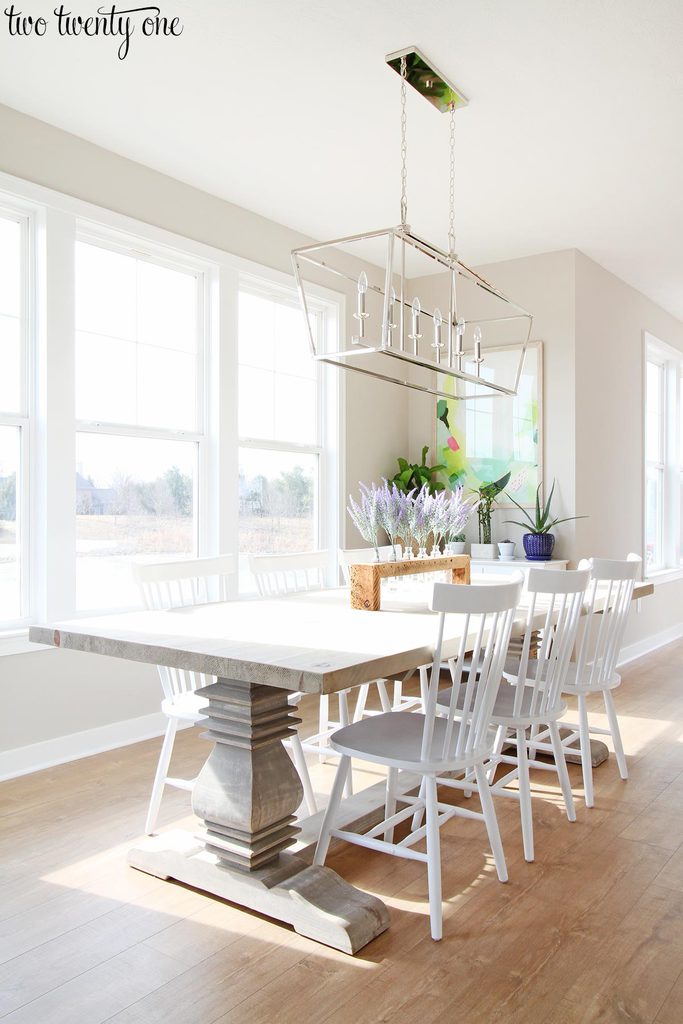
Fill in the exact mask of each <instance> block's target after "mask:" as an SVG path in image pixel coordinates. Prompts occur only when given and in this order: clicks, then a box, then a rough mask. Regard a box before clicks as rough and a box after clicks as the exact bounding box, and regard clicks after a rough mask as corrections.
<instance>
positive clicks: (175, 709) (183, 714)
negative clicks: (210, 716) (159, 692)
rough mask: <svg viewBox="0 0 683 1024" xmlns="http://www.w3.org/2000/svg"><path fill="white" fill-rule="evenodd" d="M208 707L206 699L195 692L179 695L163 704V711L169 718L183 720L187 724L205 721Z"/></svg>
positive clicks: (168, 698)
mask: <svg viewBox="0 0 683 1024" xmlns="http://www.w3.org/2000/svg"><path fill="white" fill-rule="evenodd" d="M208 706H209V702H208V700H207V699H206V697H200V696H199V695H198V694H196V693H195V692H194V690H187V691H186V692H185V693H177V694H175V695H174V696H173V697H166V699H165V700H162V702H161V710H162V711H163V713H164V714H165V715H168V717H169V718H182V719H184V720H185V721H187V722H201V721H202V720H203V719H205V718H206V714H205V711H206V709H207V708H208Z"/></svg>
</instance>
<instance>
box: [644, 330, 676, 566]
mask: <svg viewBox="0 0 683 1024" xmlns="http://www.w3.org/2000/svg"><path fill="white" fill-rule="evenodd" d="M648 363H653V364H655V365H657V366H658V367H659V368H660V373H661V377H660V399H659V400H660V419H659V429H660V431H661V435H660V452H661V456H662V458H661V461H658V462H656V463H653V462H649V461H648V459H647V449H646V444H647V386H646V383H647V365H648ZM682 379H683V352H681V351H679V350H678V349H675V348H673V347H672V346H671V345H667V344H666V343H665V342H663V341H660V340H659V339H658V338H656V337H654V335H651V334H648V333H647V332H646V333H645V335H644V358H643V451H644V458H643V552H644V553H646V552H647V546H646V545H647V473H648V469H652V470H654V471H655V472H657V473H658V475H660V478H661V482H662V500H661V517H660V522H659V524H658V529H659V531H660V533H661V548H662V556H661V564H658V565H653V566H647V565H646V566H645V570H644V571H645V575H646V576H647V577H654V578H660V579H661V577H662V575H665V576H669V577H671V578H680V577H681V576H683V551H682V550H681V512H682V509H681V481H682V479H683V452H681V451H680V450H679V449H680V443H681V442H680V434H681V428H680V422H681V420H680V417H681V403H682V402H683V392H682Z"/></svg>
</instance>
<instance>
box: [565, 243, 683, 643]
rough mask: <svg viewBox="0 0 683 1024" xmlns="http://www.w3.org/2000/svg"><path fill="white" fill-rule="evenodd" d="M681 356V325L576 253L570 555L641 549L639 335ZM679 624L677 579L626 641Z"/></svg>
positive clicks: (682, 607)
mask: <svg viewBox="0 0 683 1024" xmlns="http://www.w3.org/2000/svg"><path fill="white" fill-rule="evenodd" d="M645 331H647V332H649V333H650V334H653V335H655V337H657V338H659V339H660V340H661V341H664V342H666V343H667V344H669V345H671V346H673V347H674V348H678V349H680V350H681V351H683V323H681V322H680V320H677V319H676V318H675V317H673V316H671V315H670V314H668V313H666V312H665V311H664V310H663V309H660V308H659V306H657V305H655V303H654V302H651V301H650V299H647V298H646V297H645V296H644V295H642V294H641V293H640V292H638V291H636V290H635V289H634V288H631V287H630V286H629V285H627V284H625V283H624V282H623V281H621V280H620V279H619V278H618V277H615V276H614V274H610V273H609V272H608V271H607V270H605V269H604V268H603V267H601V266H599V265H598V264H597V263H594V262H593V261H592V260H590V259H588V257H587V256H584V254H583V253H580V252H577V253H576V371H575V372H576V404H577V412H576V440H575V446H576V501H577V507H578V508H580V509H582V510H588V511H590V518H589V519H585V520H581V522H579V523H578V524H577V538H576V544H577V550H578V551H579V552H581V553H582V554H586V555H593V554H595V555H602V556H604V557H606V558H623V557H624V556H625V555H626V554H627V552H629V551H635V552H638V553H640V554H642V553H643V552H642V548H643V507H644V497H643V458H644V455H643V436H644V424H643V395H644V382H643V332H645ZM681 627H683V580H678V581H674V582H667V583H660V584H659V585H658V587H657V589H656V591H655V594H654V596H653V597H650V598H647V599H646V600H644V601H641V602H640V608H639V610H638V612H637V613H636V614H635V615H633V616H632V618H631V621H630V623H629V631H628V635H627V640H626V642H627V643H633V642H635V641H642V640H643V639H644V638H645V637H648V636H652V635H654V634H658V633H662V632H664V631H673V630H676V629H677V628H681Z"/></svg>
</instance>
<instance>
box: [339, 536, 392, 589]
mask: <svg viewBox="0 0 683 1024" xmlns="http://www.w3.org/2000/svg"><path fill="white" fill-rule="evenodd" d="M377 550H378V551H379V557H380V561H382V562H393V561H394V560H399V559H401V558H403V548H402V547H401V545H400V544H396V545H395V546H394V547H392V545H391V544H383V545H382V546H381V547H379V548H378V549H377ZM374 561H376V555H375V549H374V548H339V568H340V569H341V571H342V575H343V577H344V583H345V584H346V586H347V587H349V586H351V576H350V574H349V566H350V565H367V564H368V563H369V562H374Z"/></svg>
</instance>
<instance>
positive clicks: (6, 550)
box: [0, 175, 343, 655]
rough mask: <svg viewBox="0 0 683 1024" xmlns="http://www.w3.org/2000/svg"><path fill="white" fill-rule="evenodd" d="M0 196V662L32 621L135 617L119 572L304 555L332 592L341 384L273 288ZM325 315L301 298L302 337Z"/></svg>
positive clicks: (123, 222) (141, 235)
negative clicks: (307, 311)
mask: <svg viewBox="0 0 683 1024" xmlns="http://www.w3.org/2000/svg"><path fill="white" fill-rule="evenodd" d="M0 187H1V188H2V189H3V191H2V192H0V655H4V654H14V653H21V652H23V651H29V650H31V649H35V648H32V646H31V645H30V644H29V643H28V641H27V639H26V636H25V634H26V631H27V626H28V625H29V623H31V622H35V621H36V620H41V621H47V622H54V621H59V620H63V619H68V618H72V617H73V616H74V615H76V614H89V613H93V612H99V613H101V612H111V611H120V610H125V609H128V608H134V607H139V605H140V601H139V597H138V593H137V588H136V586H135V583H134V580H133V577H132V573H131V571H130V563H131V561H132V560H140V559H142V560H145V559H147V560H154V561H156V560H161V559H164V558H170V559H175V558H183V557H186V556H188V557H192V556H193V555H203V556H204V555H205V556H210V555H213V554H218V553H219V552H223V553H225V552H238V551H241V552H242V553H243V559H242V561H243V563H246V562H247V553H248V552H249V551H303V550H310V549H312V548H323V547H324V548H327V550H328V551H329V552H330V573H329V577H330V582H332V581H333V580H336V579H337V575H336V573H338V570H337V568H336V551H337V531H338V524H339V490H338V478H339V451H338V443H337V438H338V434H339V425H338V422H337V416H338V394H337V392H338V389H341V388H342V387H343V382H342V381H340V379H339V376H338V375H337V374H336V373H331V374H328V373H327V372H326V369H325V368H324V367H322V366H321V365H320V364H319V363H316V362H314V361H313V360H312V359H311V358H310V356H309V353H308V346H307V336H306V333H307V332H305V331H304V330H303V329H302V328H303V324H302V317H301V311H300V305H299V301H298V297H297V294H296V291H295V288H294V286H293V282H292V279H291V277H288V276H286V275H284V274H280V273H277V272H276V271H271V270H268V269H266V268H261V267H258V266H257V265H256V264H253V263H249V262H247V261H246V260H242V259H240V258H238V257H236V256H232V255H229V254H227V253H225V252H222V251H220V250H218V249H216V248H213V247H210V246H207V245H203V244H201V243H199V242H195V241H192V240H191V239H186V238H181V237H179V236H175V235H172V234H170V233H169V232H166V231H163V230H162V229H159V228H156V227H152V226H150V225H145V224H142V223H138V222H136V221H133V220H131V219H129V218H125V217H122V216H120V215H118V214H115V213H112V212H110V211H107V210H103V209H98V208H96V207H94V206H91V205H89V204H86V203H84V202H82V201H81V200H78V199H75V198H73V197H69V196H64V195H58V194H57V193H55V192H52V191H51V190H49V189H46V188H43V187H42V186H39V185H35V184H31V183H28V182H20V181H18V180H17V179H14V178H9V177H7V176H2V175H0ZM342 309H343V306H342V300H341V299H340V297H339V295H337V294H336V293H334V292H327V291H323V290H321V291H320V296H319V301H315V302H314V303H313V304H312V306H311V316H312V317H313V320H314V324H315V329H316V331H318V332H319V336H320V338H321V340H322V341H325V340H327V339H329V340H330V341H334V340H335V337H336V335H337V333H338V329H339V321H340V317H341V313H342ZM323 396H324V398H325V400H324V401H323ZM241 589H242V592H247V593H249V592H250V591H251V589H252V588H251V586H250V581H249V579H248V574H247V573H244V574H243V576H242V579H241ZM236 593H237V587H236V586H235V593H234V596H236Z"/></svg>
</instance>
